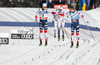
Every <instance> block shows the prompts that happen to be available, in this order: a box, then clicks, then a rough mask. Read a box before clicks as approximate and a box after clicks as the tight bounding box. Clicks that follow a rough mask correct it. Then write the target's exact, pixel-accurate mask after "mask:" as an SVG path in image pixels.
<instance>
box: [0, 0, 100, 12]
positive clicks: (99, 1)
mask: <svg viewBox="0 0 100 65" xmlns="http://www.w3.org/2000/svg"><path fill="white" fill-rule="evenodd" d="M43 3H46V4H47V6H48V8H53V7H54V5H55V4H68V5H69V6H70V5H73V6H74V7H75V8H76V9H77V10H83V11H84V10H89V9H95V8H97V7H100V0H0V7H32V8H39V7H42V4H43Z"/></svg>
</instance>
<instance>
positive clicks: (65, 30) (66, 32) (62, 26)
mask: <svg viewBox="0 0 100 65" xmlns="http://www.w3.org/2000/svg"><path fill="white" fill-rule="evenodd" d="M62 28H63V31H65V33H66V35H67V37H68V39H70V38H69V36H68V34H67V31H66V30H65V28H64V26H63V25H62Z"/></svg>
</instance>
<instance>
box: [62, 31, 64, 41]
mask: <svg viewBox="0 0 100 65" xmlns="http://www.w3.org/2000/svg"><path fill="white" fill-rule="evenodd" d="M62 40H63V41H64V30H62Z"/></svg>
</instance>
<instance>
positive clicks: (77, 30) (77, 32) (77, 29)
mask: <svg viewBox="0 0 100 65" xmlns="http://www.w3.org/2000/svg"><path fill="white" fill-rule="evenodd" d="M76 39H77V48H78V47H79V25H78V26H77V27H76Z"/></svg>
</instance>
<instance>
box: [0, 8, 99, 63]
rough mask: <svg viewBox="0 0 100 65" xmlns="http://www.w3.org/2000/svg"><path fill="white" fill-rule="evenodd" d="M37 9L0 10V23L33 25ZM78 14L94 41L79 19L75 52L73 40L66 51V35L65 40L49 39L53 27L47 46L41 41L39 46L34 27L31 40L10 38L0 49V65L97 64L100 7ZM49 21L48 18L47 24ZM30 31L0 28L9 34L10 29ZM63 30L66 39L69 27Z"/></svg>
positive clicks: (0, 30) (68, 41) (68, 43)
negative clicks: (72, 46) (77, 45)
mask: <svg viewBox="0 0 100 65" xmlns="http://www.w3.org/2000/svg"><path fill="white" fill-rule="evenodd" d="M37 10H38V9H31V8H27V9H25V8H20V9H17V8H14V9H13V8H11V9H9V8H0V21H12V22H33V21H34V16H35V15H34V14H35V13H36V11H37ZM51 10H52V9H51ZM8 12H10V13H8ZM81 13H82V14H84V15H85V18H84V19H85V22H87V24H88V26H89V28H90V30H91V32H92V34H93V36H94V37H95V39H96V41H94V40H93V38H92V37H91V35H90V33H89V31H88V29H87V28H86V27H85V24H84V22H83V20H82V19H80V25H82V28H80V47H79V48H78V49H76V39H75V41H74V48H70V39H68V38H67V36H66V35H65V41H62V40H60V41H59V42H58V40H57V38H53V33H54V28H53V27H49V29H48V46H47V47H45V46H44V41H43V45H42V46H41V47H39V46H38V45H39V28H38V27H35V28H34V34H35V36H34V40H12V39H10V43H9V45H1V46H0V65H100V50H99V49H100V17H99V15H100V8H97V9H94V10H90V11H85V12H81ZM49 16H51V15H49ZM51 19H52V18H51V17H49V21H50V20H51ZM67 22H68V21H67ZM96 27H97V28H96ZM31 28H32V27H6V26H3V27H0V32H2V33H9V34H11V30H13V29H31ZM65 29H66V31H67V33H68V35H69V37H70V31H71V30H70V27H66V28H65ZM9 38H11V37H9Z"/></svg>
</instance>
